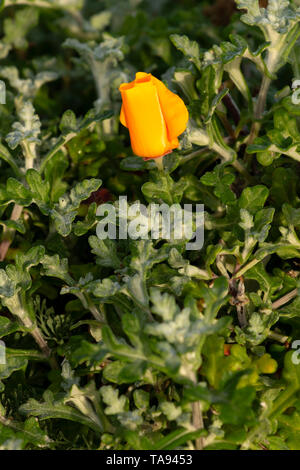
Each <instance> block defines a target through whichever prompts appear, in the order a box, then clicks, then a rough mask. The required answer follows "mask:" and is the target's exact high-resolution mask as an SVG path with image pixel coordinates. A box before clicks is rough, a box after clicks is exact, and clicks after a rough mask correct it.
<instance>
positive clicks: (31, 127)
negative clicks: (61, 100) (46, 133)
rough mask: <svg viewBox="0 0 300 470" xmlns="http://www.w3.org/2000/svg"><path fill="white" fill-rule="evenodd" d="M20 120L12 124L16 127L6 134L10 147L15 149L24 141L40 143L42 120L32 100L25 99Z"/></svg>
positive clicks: (20, 112)
mask: <svg viewBox="0 0 300 470" xmlns="http://www.w3.org/2000/svg"><path fill="white" fill-rule="evenodd" d="M18 114H19V118H20V122H15V123H14V124H13V125H12V128H13V129H14V130H13V131H12V132H10V133H9V134H8V135H7V136H6V141H7V142H8V145H9V146H10V148H12V149H15V148H16V147H17V146H18V145H20V144H21V143H22V142H23V141H27V142H29V143H40V140H39V138H38V137H39V135H40V131H41V122H40V118H39V116H38V115H37V114H35V110H34V107H33V105H32V103H31V102H30V101H25V103H24V104H23V105H22V107H21V109H20V111H19V113H18Z"/></svg>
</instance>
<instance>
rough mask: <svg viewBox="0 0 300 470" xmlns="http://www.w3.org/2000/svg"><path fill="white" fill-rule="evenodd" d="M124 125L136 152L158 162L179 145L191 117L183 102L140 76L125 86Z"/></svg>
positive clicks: (154, 80) (148, 77)
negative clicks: (159, 158) (157, 159)
mask: <svg viewBox="0 0 300 470" xmlns="http://www.w3.org/2000/svg"><path fill="white" fill-rule="evenodd" d="M119 90H120V92H121V95H122V102H123V104H122V109H121V114H120V121H121V123H122V124H123V125H124V126H126V127H128V130H129V133H130V140H131V146H132V150H133V152H134V153H135V154H136V155H138V156H139V157H144V158H157V157H161V156H163V155H166V154H167V153H169V152H171V151H172V150H173V149H175V148H177V147H178V145H179V142H178V136H179V135H180V134H182V132H184V130H185V128H186V125H187V122H188V118H189V114H188V110H187V109H186V106H185V104H184V102H183V101H182V99H181V98H179V96H178V95H175V93H172V91H170V90H168V88H167V87H166V86H165V85H164V84H163V83H162V82H161V81H160V80H158V79H157V78H155V77H153V75H151V73H144V72H138V73H137V74H136V77H135V80H133V81H132V82H130V83H123V84H122V85H121V86H120V88H119Z"/></svg>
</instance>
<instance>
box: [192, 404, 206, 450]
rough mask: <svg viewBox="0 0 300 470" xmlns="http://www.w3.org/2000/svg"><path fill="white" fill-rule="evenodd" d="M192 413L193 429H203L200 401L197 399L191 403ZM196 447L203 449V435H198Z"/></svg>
mask: <svg viewBox="0 0 300 470" xmlns="http://www.w3.org/2000/svg"><path fill="white" fill-rule="evenodd" d="M192 413H193V425H194V427H195V429H197V430H198V429H203V428H204V424H203V416H202V410H201V403H200V402H199V401H195V402H193V403H192ZM195 443H196V449H197V450H202V449H203V437H198V438H197V439H196V441H195Z"/></svg>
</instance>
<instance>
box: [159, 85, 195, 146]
mask: <svg viewBox="0 0 300 470" xmlns="http://www.w3.org/2000/svg"><path fill="white" fill-rule="evenodd" d="M152 80H153V82H154V83H155V85H156V87H157V91H158V97H159V101H160V104H161V108H162V112H163V115H164V118H165V121H166V124H167V129H168V137H169V140H170V141H171V140H173V139H175V138H176V137H178V136H179V135H180V134H182V133H183V132H184V131H185V129H186V126H187V122H188V119H189V113H188V110H187V108H186V106H185V104H184V102H183V101H182V99H181V98H180V97H179V96H178V95H176V94H175V93H173V92H172V91H170V90H168V88H167V87H166V86H165V85H164V84H163V82H161V81H160V80H158V79H157V78H155V77H152Z"/></svg>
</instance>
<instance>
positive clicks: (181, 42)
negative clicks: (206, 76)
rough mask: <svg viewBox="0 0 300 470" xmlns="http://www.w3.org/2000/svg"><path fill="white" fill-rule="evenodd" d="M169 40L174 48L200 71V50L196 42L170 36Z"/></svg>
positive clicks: (177, 36) (186, 38) (175, 35)
mask: <svg viewBox="0 0 300 470" xmlns="http://www.w3.org/2000/svg"><path fill="white" fill-rule="evenodd" d="M170 39H171V41H172V43H173V44H174V46H175V47H176V48H177V49H179V50H180V51H181V52H182V53H183V54H184V55H185V56H187V57H188V59H189V60H190V61H191V62H193V63H194V64H195V65H196V67H197V68H198V69H199V70H200V69H201V54H200V48H199V45H198V43H197V42H196V41H191V40H190V39H189V38H188V37H187V36H180V35H179V34H172V35H171V36H170Z"/></svg>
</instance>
